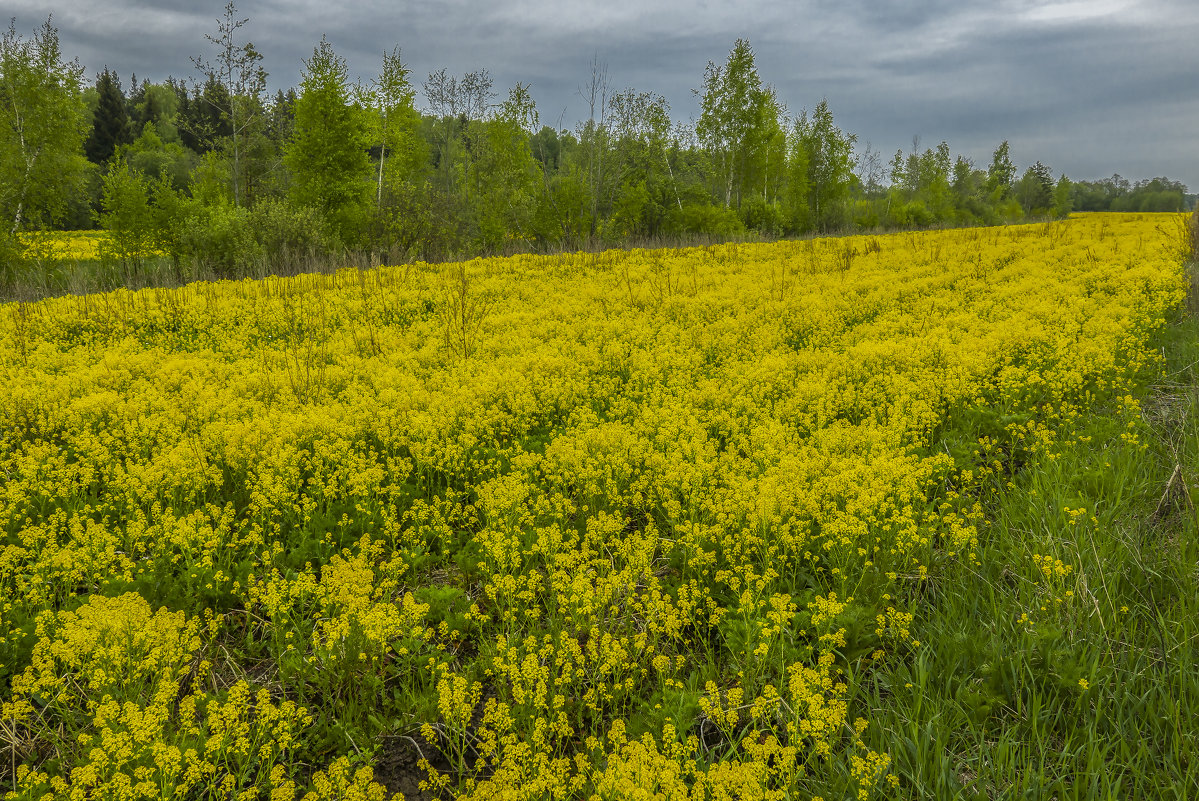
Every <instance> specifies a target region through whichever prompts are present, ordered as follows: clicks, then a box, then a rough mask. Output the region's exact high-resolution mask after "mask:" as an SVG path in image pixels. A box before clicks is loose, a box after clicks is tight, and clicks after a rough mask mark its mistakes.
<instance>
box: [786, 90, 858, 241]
mask: <svg viewBox="0 0 1199 801" xmlns="http://www.w3.org/2000/svg"><path fill="white" fill-rule="evenodd" d="M855 141H857V137H855V136H854V135H853V134H846V133H844V132H842V130H841V129H840V128H838V127H837V126H836V124H835V123H834V122H833V113H832V112H831V111H830V110H829V107H828V101H827V100H821V101H820V104H819V105H817V106H816V109H815V111H813V112H812V116H811V117H809V116H808V113H807V111H804V112H803V113H801V114H800V116H799V119H797V120H796V121H795V126H794V128H793V129H792V132H791V152H792V153H793V154H795V155H794V156H793V157H794V158H796V160H797V162H799V163H802V164H803V165H804V166H805V168H806V169H805V173H804V178H803V185H804V187H805V188H806V190H807V193H806V195H807V196H806V202H805V204H804V206H803V207H804V208H806V210H807V216H808V219H809V221H810V223H811V225H812V227H813V228H816V229H818V230H821V231H827V230H830V229H832V228H836V227H839V226H841V225H844V224H845V222H846V221H847V218H848V213H847V212H848V208H847V204H848V201H849V189H850V182H851V180H852V178H853V166H854V156H853V145H854V142H855ZM801 153H802V156H801V155H800V154H801Z"/></svg>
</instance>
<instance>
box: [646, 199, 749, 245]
mask: <svg viewBox="0 0 1199 801" xmlns="http://www.w3.org/2000/svg"><path fill="white" fill-rule="evenodd" d="M665 228H666V232H667V233H668V234H675V235H677V234H707V235H708V236H712V237H717V238H719V237H726V236H735V235H737V234H743V233H745V225H744V224H743V223H742V222H741V218H740V217H738V216H737V212H736V211H735V210H733V209H730V208H725V207H724V206H712V205H709V204H692V203H688V204H686V205H684V206H683V208H681V209H672V210H671V212H670V215H669V216H668V217H667V218H666V226H665Z"/></svg>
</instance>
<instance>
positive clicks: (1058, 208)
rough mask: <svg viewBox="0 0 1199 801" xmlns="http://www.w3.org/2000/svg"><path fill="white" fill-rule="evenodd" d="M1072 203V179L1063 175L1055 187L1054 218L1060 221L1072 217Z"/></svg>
mask: <svg viewBox="0 0 1199 801" xmlns="http://www.w3.org/2000/svg"><path fill="white" fill-rule="evenodd" d="M1072 203H1073V201H1072V199H1071V184H1070V179H1069V178H1067V177H1066V176H1065V175H1062V176H1060V177H1059V178H1058V179H1057V184H1056V185H1055V186H1054V187H1053V216H1054V217H1056V218H1058V219H1064V218H1066V217H1068V216H1070V211H1071V209H1072Z"/></svg>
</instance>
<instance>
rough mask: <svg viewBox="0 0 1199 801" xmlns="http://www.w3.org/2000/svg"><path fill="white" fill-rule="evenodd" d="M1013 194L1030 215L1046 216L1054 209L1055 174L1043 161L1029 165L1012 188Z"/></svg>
mask: <svg viewBox="0 0 1199 801" xmlns="http://www.w3.org/2000/svg"><path fill="white" fill-rule="evenodd" d="M1012 195H1013V197H1015V198H1016V200H1017V201H1018V202H1019V203H1020V207H1021V208H1023V209H1024V213H1025V214H1026V215H1028V216H1029V217H1044V216H1046V215H1048V214H1050V213H1051V212H1052V210H1053V201H1054V197H1053V174H1052V173H1051V172H1050V171H1049V168H1048V167H1046V166H1045V165H1044V164H1042V163H1041V162H1039V161H1038V162H1037V163H1036V164H1034V165H1032V166H1031V167H1029V168H1028V169H1027V170H1025V171H1024V175H1022V176H1021V177H1020V180H1019V181H1018V182H1017V183H1016V185H1015V187H1014V188H1013V189H1012Z"/></svg>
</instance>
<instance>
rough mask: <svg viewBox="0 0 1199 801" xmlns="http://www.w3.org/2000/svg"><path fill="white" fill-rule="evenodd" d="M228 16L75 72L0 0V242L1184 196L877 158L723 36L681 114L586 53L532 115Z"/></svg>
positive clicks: (378, 245) (174, 257) (831, 220)
mask: <svg viewBox="0 0 1199 801" xmlns="http://www.w3.org/2000/svg"><path fill="white" fill-rule="evenodd" d="M247 23H248V19H246V18H242V17H239V15H238V12H237V9H236V7H235V6H234V5H233V4H232V3H230V4H229V5H227V6H226V7H225V9H224V13H223V15H222V17H221V18H220V19H219V20H218V21H217V25H216V29H215V30H214V32H212V33H210V34H209V35H207V36H206V37H205V39H206V44H205V45H204V46H205V48H206V49H207V50H208V51H209V55H207V56H197V57H196V58H194V59H192V66H193V68H194V75H195V77H194V78H193V79H192V80H190V81H184V80H175V79H172V78H168V79H167V80H166V81H163V82H160V83H152V82H150V81H147V80H142V81H140V82H139V81H138V80H137V79H136V77H134V78H133V80H131V81H130V83H129V86H128V88H126V87H125V86H124V85H123V84H122V81H121V79H120V78H119V77H118V75H117V74H116V73H115V72H113V71H112V70H109V69H108V68H105V69H104V70H102V71H101V72H99V73H98V74H97V75H96V78H95V81H94V84H92V85H90V86H88V85H86V84H85V80H84V72H83V69H82V67H81V66H80V65H79V63H78V61H67V60H66V59H65V58H64V57H63V55H62V53H61V51H60V48H59V43H58V37H57V31H56V30H55V29H54V28H53V26H52V24H51V21H50V20H47V21H46V23H45V24H44V25H42V26H41V27H40V28H39V29H38V30H37V31H36V32H35V33H34V34H33V35H32V36H31V37H29V38H24V37H22V36H20V35H19V34H18V33H17V31H16V27H15V20H14V21H13V22H12V23H11V24H10V27H9V30H8V32H7V33H5V34H4V37H3V41H2V44H0V101H2V102H0V215H2V216H0V259H5V258H7V259H8V260H9V261H15V260H17V259H18V258H19V250H20V248H19V247H17V246H16V242H17V241H18V238H19V235H21V234H22V232H27V231H34V230H42V229H49V228H55V227H60V228H67V229H79V228H89V227H95V226H99V227H102V228H104V229H107V230H108V231H109V232H110V234H111V236H110V237H109V243H108V244H107V245H106V251H105V256H106V258H108V259H111V260H114V261H116V262H119V263H121V264H123V265H126V266H133V267H138V266H140V265H141V264H142V262H143V260H144V259H146V258H147V254H150V253H153V254H157V255H156V257H155V258H159V259H165V260H166V261H167V262H168V263H170V264H171V265H173V268H174V269H175V270H177V271H178V272H179V273H180V275H181V276H183V277H186V275H188V274H193V275H195V274H213V275H239V274H245V273H246V272H248V271H249V270H250V269H251V268H252V267H254V266H258V267H259V268H263V267H265V268H266V269H272V270H286V269H289V267H290V268H294V265H295V264H296V263H297V262H298V261H303V260H305V259H309V260H311V259H313V258H317V259H320V258H328V257H329V256H330V255H333V254H337V253H345V252H346V251H353V252H356V253H358V254H368V255H369V256H370V257H371V258H373V259H374V260H379V261H392V262H394V261H399V260H406V259H412V258H424V259H437V258H445V257H451V256H463V255H471V254H482V253H498V252H507V251H516V250H552V249H563V248H569V249H575V248H582V247H592V246H601V245H619V244H626V243H632V242H645V241H654V240H659V241H660V240H663V239H674V240H677V239H683V238H687V237H694V236H707V237H729V236H737V235H742V234H759V235H764V236H794V235H803V234H808V233H813V232H827V231H838V230H851V229H873V228H880V227H922V226H935V225H974V224H995V223H1002V222H1014V221H1019V220H1023V219H1028V218H1041V217H1048V216H1062V215H1065V214H1067V213H1069V212H1070V211H1071V210H1153V211H1157V210H1181V209H1182V208H1184V204H1185V203H1186V196H1185V191H1186V188H1185V187H1183V186H1182V185H1181V184H1179V183H1177V182H1174V181H1170V180H1169V179H1166V178H1155V179H1153V180H1151V181H1141V182H1137V183H1135V184H1130V183H1129V182H1128V181H1127V180H1125V179H1122V178H1120V176H1118V175H1117V176H1113V178H1111V179H1107V180H1103V181H1071V180H1070V179H1068V178H1067V177H1066V176H1065V175H1058V176H1056V177H1055V176H1054V174H1053V172H1052V171H1051V170H1050V168H1049V167H1047V166H1046V165H1044V164H1042V163H1040V162H1036V163H1035V164H1033V165H1031V166H1028V167H1026V168H1025V169H1024V170H1023V171H1022V172H1021V171H1020V170H1019V169H1018V168H1017V167H1016V165H1015V164H1014V163H1013V162H1012V160H1011V157H1010V153H1009V146H1008V143H1007V142H1006V141H1004V142H1001V143H999V144H998V146H997V147H996V148H995V150H994V152H993V154H992V158H991V160H990V163H989V164H986V165H976V164H975V163H973V162H972V161H971V160H970V159H968V158H966V157H965V156H963V155H961V154H956V155H955V154H954V153H952V152H951V150H950V148H949V145H948V144H947V143H946V142H944V141H942V142H940V143H938V144H937V145H936V146H935V147H929V148H923V149H922V148H921V146H920V143H919V140H918V139H914V140H913V142H912V147H911V149H910V150H909V151H907V152H904V151H903V150H900V151H897V152H896V153H895V154H894V156H892V157H891V158H890V159H889V160H884V157H883V156H882V154H880V153H878V152H877V151H875V150H873V149H872V148H871V147H870V146H869V145H866V146H860V143H859V142H858V139H857V137H856V136H855V135H854V134H852V133H849V132H846V131H844V130H843V129H842V128H841V127H839V125H838V124H837V122H836V121H835V119H834V117H833V113H832V111H831V109H830V107H829V104H828V102H827V100H822V101H820V102H819V103H818V104H817V105H816V106H815V107H814V108H813V109H811V110H807V109H805V110H802V111H800V112H799V113H798V114H792V113H791V112H790V110H789V109H788V108H787V106H786V105H785V104H784V103H783V102H782V101H781V100H780V99H779V97H778V95H777V93H776V91H775V89H774V88H773V87H772V86H770V85H769V84H767V83H765V82H764V81H763V79H762V77H761V76H760V75H759V73H758V69H757V66H756V63H755V54H754V51H753V49H752V47H751V46H750V43H749V42H748V41H747V40H744V39H738V40H737V41H736V43H735V44H734V45H733V47H732V50H731V51H730V53H729V54H728V57H727V59H726V60H725V61H724V62H723V63H719V64H718V63H709V64H708V66H707V69H706V70H705V72H704V75H703V76H702V86H701V87H700V88H699V89H698V90H697V94H698V96H699V97H700V114H699V117H698V119H697V120H694V121H693V122H690V123H684V122H680V121H677V120H675V119H674V118H673V117H672V115H671V108H670V104H669V102H668V101H667V99H666V98H665V97H663V96H662V95H660V94H656V93H654V92H652V91H642V90H637V89H632V88H623V89H617V88H615V87H614V86H613V85H612V83H611V82H610V80H609V78H608V75H607V72H606V69H605V67H604V65H603V64H601V63H599V62H598V61H593V62H592V64H591V70H590V75H589V78H588V80H587V82H586V83H585V84H584V85H583V86H582V87H581V88H580V94H581V96H582V97H583V99H584V101H585V102H586V106H587V117H586V119H584V120H582V121H580V122H579V123H578V124H577V125H575V126H574V128H572V129H555V128H553V127H551V126H548V125H543V124H541V121H540V117H539V114H538V110H537V107H536V104H535V103H534V101H533V98H532V95H531V93H530V89H529V86H527V85H525V84H521V83H518V84H517V85H515V86H513V87H511V88H509V89H507V91H501V90H499V89H497V87H495V85H494V82H493V80H492V77H491V75H490V74H489V73H488V72H487V70H485V69H480V70H476V71H473V72H467V73H465V74H463V75H454V74H450V73H449V72H448V71H447V70H445V69H440V70H437V71H435V72H433V73H431V74H429V75H428V76H427V77H425V78H424V79H423V80H419V79H418V78H417V77H416V76H413V75H412V73H411V72H410V70H409V69H408V68H407V67H406V66H405V65H404V63H403V61H402V58H401V54H400V51H399V49H398V48H397V49H394V50H391V51H389V52H385V53H383V54H382V56H381V59H380V62H379V63H378V64H377V65H376V72H377V74H376V77H374V78H372V79H371V80H369V81H355V80H351V77H350V71H349V66H348V64H347V62H346V60H345V59H344V58H343V57H341V56H339V55H338V54H337V53H336V52H335V51H334V49H333V47H332V46H331V45H330V44H329V42H328V41H327V40H325V39H322V40H321V41H320V42H319V43H318V44H317V45H316V46H315V48H314V49H313V52H312V54H311V56H310V57H309V58H307V59H305V60H304V62H303V70H302V79H301V82H300V85H299V86H298V87H296V88H294V89H288V90H286V91H283V90H280V91H277V92H275V93H274V95H270V94H268V92H267V88H266V87H267V77H268V76H267V73H266V71H265V70H264V69H263V66H262V61H263V57H262V54H261V53H260V52H259V51H258V50H257V49H256V48H255V46H254V45H253V43H252V42H250V41H249V40H248V39H246V38H245V37H244V35H243V28H244V27H245V26H246V25H247Z"/></svg>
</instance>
